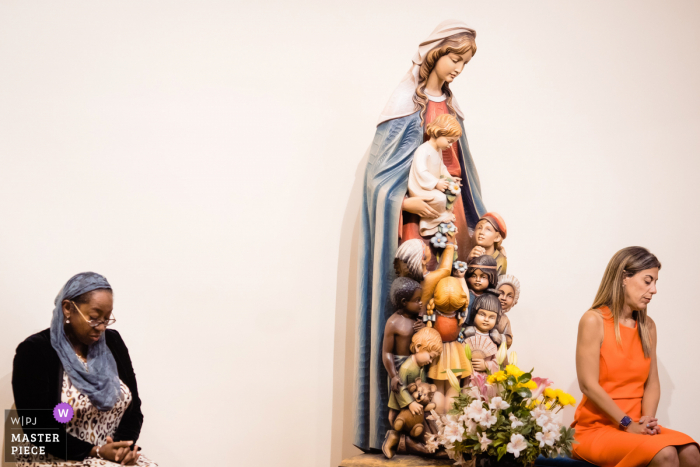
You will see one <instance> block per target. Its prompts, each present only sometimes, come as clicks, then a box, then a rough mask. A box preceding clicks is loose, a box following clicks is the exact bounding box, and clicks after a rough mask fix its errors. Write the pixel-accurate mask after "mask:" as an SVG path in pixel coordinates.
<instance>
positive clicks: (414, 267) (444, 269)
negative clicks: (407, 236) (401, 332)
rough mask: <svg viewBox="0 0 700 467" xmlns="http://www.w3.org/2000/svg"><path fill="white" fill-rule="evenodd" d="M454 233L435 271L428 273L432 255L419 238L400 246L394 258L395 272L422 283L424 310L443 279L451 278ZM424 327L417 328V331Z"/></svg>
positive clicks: (448, 237) (449, 234) (449, 237)
mask: <svg viewBox="0 0 700 467" xmlns="http://www.w3.org/2000/svg"><path fill="white" fill-rule="evenodd" d="M455 233H456V232H454V233H448V234H447V246H445V250H444V251H443V253H442V256H441V258H440V264H438V266H437V268H436V269H435V270H434V271H430V272H428V268H427V266H426V265H427V263H428V261H430V258H431V256H432V253H431V252H430V247H428V246H427V245H426V244H425V243H424V242H423V241H422V240H419V239H417V238H415V239H412V240H407V241H405V242H403V243H402V244H401V246H399V248H398V250H397V251H396V257H395V258H394V270H395V271H396V275H397V276H399V277H410V278H412V279H414V280H416V281H418V282H420V283H421V287H422V288H423V296H422V297H421V299H422V301H423V309H422V310H421V311H423V312H424V311H425V307H426V305H427V304H428V302H429V301H430V299H431V298H433V293H434V292H435V287H436V286H437V284H438V282H440V280H441V279H443V278H445V277H447V276H449V275H450V274H451V273H452V259H453V257H454V249H455V237H454V234H455ZM420 327H422V325H420V326H417V329H416V330H418V328H420Z"/></svg>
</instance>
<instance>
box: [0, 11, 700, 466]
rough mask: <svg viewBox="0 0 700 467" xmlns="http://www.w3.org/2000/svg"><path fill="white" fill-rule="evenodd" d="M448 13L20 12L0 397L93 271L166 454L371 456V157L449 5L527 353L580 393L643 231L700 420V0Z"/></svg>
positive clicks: (663, 321)
mask: <svg viewBox="0 0 700 467" xmlns="http://www.w3.org/2000/svg"><path fill="white" fill-rule="evenodd" d="M437 5H438V6H433V5H430V4H427V3H425V2H406V1H402V2H342V3H340V2H339V3H336V4H333V3H330V2H320V1H316V2H294V3H292V2H278V3H270V2H250V3H248V4H241V3H233V2H223V1H220V2H214V1H209V2H207V1H200V2H165V1H152V2H118V3H111V4H110V3H99V4H98V3H94V2H61V3H55V2H19V1H5V2H2V3H0V63H2V73H0V157H1V162H2V164H1V166H0V214H1V218H0V219H1V220H0V222H1V223H2V224H1V225H2V228H1V229H0V264H1V265H2V267H0V310H2V311H1V313H2V315H1V316H2V326H0V404H1V405H2V407H0V408H9V406H10V405H11V404H12V393H11V388H10V378H11V369H12V366H11V365H12V356H13V353H14V348H15V347H16V345H17V344H18V343H19V342H20V341H21V340H22V339H23V338H24V337H26V336H27V335H29V334H30V333H33V332H36V331H39V330H41V329H43V328H45V327H47V326H48V324H49V320H50V314H51V308H52V301H53V298H54V296H55V295H56V292H57V291H58V290H59V288H60V287H61V286H62V285H63V283H64V282H65V280H67V279H68V278H69V277H70V276H71V275H72V274H74V273H75V272H78V271H82V270H95V271H98V272H100V273H102V274H104V275H105V276H106V277H107V278H108V279H109V280H110V281H111V282H112V284H113V286H114V288H115V315H116V317H117V318H118V319H119V323H118V325H117V327H118V329H119V330H120V332H121V333H122V335H123V336H124V338H125V340H126V342H127V345H128V346H129V349H130V352H131V355H132V358H133V360H134V366H135V369H136V372H137V376H138V380H139V387H140V391H141V392H142V399H143V401H144V413H145V416H146V422H145V425H144V429H143V433H142V439H141V442H142V443H143V446H144V452H145V453H146V454H147V455H149V456H150V457H151V458H153V459H155V460H157V461H159V462H160V464H161V465H162V466H166V467H173V466H185V465H192V464H194V463H195V462H197V463H201V462H202V459H204V458H206V459H208V461H207V464H208V465H270V466H272V465H290V466H300V467H301V466H304V467H306V466H319V467H321V466H328V465H337V463H338V461H339V460H340V459H341V458H343V457H346V456H348V455H350V454H353V453H354V452H356V450H355V449H354V448H352V446H351V440H352V434H351V431H352V416H351V415H352V414H351V410H350V407H351V401H352V381H353V377H354V376H353V375H354V373H353V359H354V353H355V352H354V338H355V329H354V325H355V316H354V313H355V306H354V305H355V300H354V297H355V276H356V273H357V271H356V270H355V263H356V255H357V247H356V244H355V239H356V238H357V235H358V229H359V225H358V214H359V203H360V199H361V177H362V173H363V168H364V159H363V154H364V153H365V150H366V149H367V147H368V145H369V143H370V142H371V139H372V135H373V130H374V124H375V121H376V117H377V115H378V114H379V112H380V110H381V109H382V107H383V105H384V103H385V101H386V99H387V98H388V96H389V94H390V92H391V91H392V89H393V87H394V86H395V85H396V84H397V83H398V81H399V80H400V78H401V77H402V76H403V74H404V73H405V71H406V70H407V69H408V67H409V65H410V58H411V57H412V55H413V53H414V51H415V48H416V45H417V43H418V42H419V41H421V40H422V39H423V38H424V37H425V36H427V34H428V33H429V32H430V31H431V30H432V28H433V27H434V26H435V25H436V24H437V23H439V22H440V21H441V20H443V19H446V18H452V17H455V18H460V19H463V20H465V21H466V22H467V23H468V24H470V25H472V26H473V27H474V28H475V29H476V30H477V32H478V37H477V41H478V45H479V51H478V53H477V55H476V57H475V58H474V60H473V61H472V63H470V64H469V65H468V67H467V68H466V70H465V72H464V74H463V75H462V76H461V77H459V78H458V80H457V81H456V83H455V84H454V86H453V90H454V92H455V94H456V96H457V97H458V98H459V102H460V104H461V107H462V109H463V110H464V111H465V113H466V116H467V118H466V124H467V128H468V132H469V141H470V145H471V149H472V152H473V154H474V158H475V162H476V164H477V167H478V170H479V174H480V177H481V182H482V187H483V193H484V199H485V201H486V203H487V207H488V208H489V209H492V210H496V211H498V212H499V213H500V214H502V215H503V217H504V218H505V219H506V222H507V223H508V231H509V237H508V239H507V240H506V242H505V247H506V249H507V251H508V255H509V272H511V273H513V274H515V275H516V276H517V277H518V278H519V279H520V281H521V283H522V285H523V292H522V297H521V300H520V303H519V304H518V306H517V307H516V308H515V309H514V311H513V312H512V314H511V315H512V316H511V320H512V322H513V328H514V330H515V347H514V348H515V349H516V350H517V351H518V352H519V355H520V360H521V362H522V365H523V366H526V367H530V366H535V368H536V372H537V373H538V374H540V375H546V376H549V377H550V378H553V379H554V380H555V381H556V382H557V384H558V385H559V386H560V387H562V388H564V389H566V390H571V391H573V392H574V393H575V394H576V395H580V394H578V390H577V388H576V374H575V368H574V347H575V338H576V326H577V322H578V319H579V317H580V315H581V314H582V313H583V312H584V311H585V310H586V309H587V307H588V306H589V305H590V303H591V302H592V299H593V296H594V294H595V291H596V288H597V285H598V282H599V280H600V277H601V275H602V272H603V269H604V267H605V264H606V263H607V261H608V259H609V258H610V256H611V255H612V254H613V253H614V252H615V251H617V250H618V249H619V248H621V247H624V246H628V245H634V244H639V245H644V246H647V247H648V248H650V249H651V250H652V251H653V252H655V253H656V254H657V255H658V256H659V258H660V259H661V261H662V263H663V265H664V267H663V270H662V272H661V280H660V281H659V294H658V296H657V297H656V298H655V299H654V301H653V302H652V304H651V306H650V314H651V316H652V317H653V318H654V319H655V320H656V322H657V325H658V328H659V342H660V344H659V362H660V365H659V367H660V376H661V381H662V399H661V403H660V407H659V413H658V414H659V418H660V419H661V422H662V423H663V424H665V425H669V426H671V427H673V428H675V429H679V430H684V431H686V432H688V433H689V434H691V435H692V436H694V437H695V438H696V439H700V431H699V430H698V428H697V423H696V422H695V420H696V419H697V416H698V414H699V412H700V411H699V410H698V408H697V404H695V403H691V402H690V401H691V400H692V399H693V398H694V397H695V395H696V394H697V391H696V388H697V387H698V385H700V376H698V375H697V372H695V371H692V370H690V369H691V368H693V365H694V363H695V361H696V359H697V358H696V353H697V339H696V334H697V328H698V324H700V322H699V321H698V319H697V318H696V316H695V314H694V311H695V309H696V302H697V299H696V297H695V294H694V291H695V289H696V288H697V286H696V284H697V283H698V280H699V279H700V278H699V277H698V273H697V272H696V271H697V269H696V268H695V267H694V264H695V263H696V262H697V261H698V259H699V258H700V249H699V248H698V246H697V243H696V242H695V241H694V236H693V232H695V231H697V229H698V227H700V226H699V225H698V224H699V220H698V215H699V213H698V208H697V206H696V204H697V199H698V196H699V195H700V187H699V185H698V183H697V180H696V178H697V173H698V169H700V167H699V165H700V163H699V162H698V157H697V156H698V150H700V140H699V139H698V134H700V110H699V109H700V89H699V88H698V83H699V82H700V67H699V66H698V64H697V57H698V55H699V54H700V33H699V32H698V29H697V24H698V20H700V6H699V4H698V3H697V2H692V1H675V2H668V1H664V2H661V1H659V2H614V3H611V2H536V3H535V2H527V3H520V2H517V3H516V2H509V3H504V2H499V3H498V4H494V3H493V2H491V3H486V2H464V1H460V2H450V3H447V2H439V3H437ZM689 370H690V371H689ZM567 417H568V418H569V419H570V418H571V417H572V411H570V412H569V413H568V414H567ZM182 426H188V427H189V428H188V429H186V430H183V429H182V428H181V427H182Z"/></svg>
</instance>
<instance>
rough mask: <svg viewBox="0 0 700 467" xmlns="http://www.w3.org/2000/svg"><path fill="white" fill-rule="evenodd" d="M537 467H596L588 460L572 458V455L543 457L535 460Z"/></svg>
mask: <svg viewBox="0 0 700 467" xmlns="http://www.w3.org/2000/svg"><path fill="white" fill-rule="evenodd" d="M535 467H596V466H595V465H593V464H590V463H588V462H586V461H580V460H578V459H572V458H570V457H550V458H547V457H543V456H540V457H538V458H537V460H535Z"/></svg>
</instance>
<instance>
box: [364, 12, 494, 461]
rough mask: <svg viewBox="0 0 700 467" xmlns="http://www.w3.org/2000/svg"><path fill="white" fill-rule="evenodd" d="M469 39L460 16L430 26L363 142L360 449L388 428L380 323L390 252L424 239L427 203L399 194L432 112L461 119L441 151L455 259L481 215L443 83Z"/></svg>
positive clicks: (471, 49) (387, 311)
mask: <svg viewBox="0 0 700 467" xmlns="http://www.w3.org/2000/svg"><path fill="white" fill-rule="evenodd" d="M475 38H476V32H475V31H474V30H473V29H470V28H468V27H467V26H466V25H465V24H464V23H462V22H461V21H455V20H448V21H444V22H443V23H441V24H439V25H438V27H437V28H435V30H434V31H433V32H432V34H430V36H429V37H428V38H427V39H426V40H425V41H423V42H422V43H421V44H420V45H419V47H418V51H417V53H416V54H415V56H414V57H413V64H412V65H411V68H410V70H409V71H408V73H407V74H406V76H405V77H404V79H403V80H402V81H401V83H400V84H399V86H398V87H397V88H396V90H395V91H394V93H393V94H392V96H391V98H390V99H389V102H388V104H387V105H386V107H385V108H384V110H383V111H382V114H381V115H380V117H379V122H378V125H377V132H376V133H375V136H374V140H373V142H372V146H371V148H370V152H369V159H368V162H367V169H366V171H365V179H364V200H363V203H362V211H361V217H362V230H361V235H360V242H361V246H360V265H359V271H360V281H359V284H360V287H359V293H360V299H359V303H360V306H359V310H358V313H359V315H358V325H359V329H358V341H357V343H358V349H359V358H358V360H357V367H356V373H357V380H356V387H355V445H356V446H357V447H359V448H360V449H362V450H365V451H367V450H369V449H380V448H381V446H382V442H383V440H384V436H385V433H386V431H387V429H388V428H389V421H388V406H387V404H388V400H389V390H390V389H389V385H388V382H387V372H386V370H385V368H384V366H383V364H382V355H381V353H382V352H381V349H382V341H383V335H384V325H385V323H386V320H387V318H388V317H389V316H390V315H391V313H392V312H393V310H392V308H391V305H390V302H389V297H388V295H389V289H390V287H391V283H392V281H393V279H394V278H395V273H394V269H393V263H394V255H395V254H396V249H397V248H398V246H399V244H400V243H401V242H404V241H406V240H410V239H413V238H419V239H421V240H423V241H424V242H426V243H428V244H429V238H424V237H421V236H420V233H419V220H420V216H423V217H426V216H430V215H431V208H430V206H429V205H428V204H427V203H426V202H425V201H426V200H421V199H420V198H407V197H406V195H407V186H408V177H409V172H410V169H411V161H412V160H413V154H414V152H415V150H416V149H417V148H418V146H420V145H421V144H422V143H423V142H424V140H425V127H426V125H427V124H429V123H430V122H431V121H432V120H433V119H434V118H435V117H437V116H438V115H441V114H445V113H449V114H452V115H454V116H456V117H457V118H458V120H459V122H460V124H461V125H462V136H461V137H460V139H459V141H458V142H457V143H456V144H453V145H452V146H451V147H450V148H448V149H446V150H444V151H443V154H442V156H443V162H444V164H445V166H446V167H447V169H448V171H449V172H450V174H451V175H452V176H453V177H459V178H460V179H461V180H462V185H463V186H462V191H461V196H459V197H458V198H457V200H456V201H455V203H454V208H453V213H454V214H455V217H456V220H455V225H456V226H457V229H458V233H457V245H458V246H459V249H458V253H459V259H460V260H461V261H466V258H467V255H468V254H469V252H470V251H471V248H472V246H473V240H472V233H473V230H474V227H475V226H476V223H477V222H478V221H479V218H480V217H481V216H482V215H484V214H485V213H486V208H485V207H484V204H483V201H482V199H481V187H480V185H479V177H478V175H477V172H476V168H475V166H474V162H473V160H472V156H471V153H470V152H469V146H468V144H467V137H466V131H464V121H463V120H464V114H463V113H462V111H461V109H460V107H459V105H458V104H457V100H456V99H455V98H454V96H453V95H452V92H451V91H450V86H449V85H450V83H451V82H452V81H453V80H454V79H455V78H456V77H457V76H458V75H459V74H460V73H461V72H462V70H463V68H464V66H465V65H466V64H467V63H468V62H469V60H471V58H472V57H473V56H474V53H476V42H475ZM430 268H434V263H433V265H429V269H430Z"/></svg>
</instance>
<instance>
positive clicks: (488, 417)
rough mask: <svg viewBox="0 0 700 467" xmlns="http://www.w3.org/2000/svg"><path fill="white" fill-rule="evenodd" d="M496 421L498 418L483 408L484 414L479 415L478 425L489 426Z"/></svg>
mask: <svg viewBox="0 0 700 467" xmlns="http://www.w3.org/2000/svg"><path fill="white" fill-rule="evenodd" d="M497 421H498V418H497V417H496V416H495V415H494V414H492V413H491V412H490V411H488V410H486V409H484V415H483V417H481V421H480V422H479V425H481V426H483V427H484V428H491V425H493V424H494V423H496V422H497Z"/></svg>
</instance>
